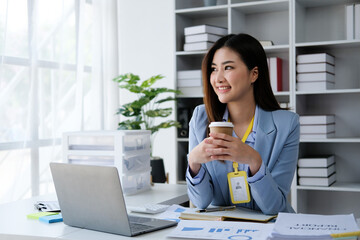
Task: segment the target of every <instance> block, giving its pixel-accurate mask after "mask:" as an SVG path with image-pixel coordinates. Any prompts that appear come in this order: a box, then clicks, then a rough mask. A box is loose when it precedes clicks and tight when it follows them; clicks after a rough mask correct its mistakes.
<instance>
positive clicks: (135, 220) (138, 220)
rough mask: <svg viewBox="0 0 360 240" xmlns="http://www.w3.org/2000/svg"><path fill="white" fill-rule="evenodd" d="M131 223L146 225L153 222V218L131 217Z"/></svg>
mask: <svg viewBox="0 0 360 240" xmlns="http://www.w3.org/2000/svg"><path fill="white" fill-rule="evenodd" d="M129 222H130V223H131V224H132V223H145V222H151V218H146V217H137V216H131V215H129Z"/></svg>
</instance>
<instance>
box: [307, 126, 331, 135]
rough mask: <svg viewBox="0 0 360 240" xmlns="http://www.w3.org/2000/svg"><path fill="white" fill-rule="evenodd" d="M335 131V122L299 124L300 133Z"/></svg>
mask: <svg viewBox="0 0 360 240" xmlns="http://www.w3.org/2000/svg"><path fill="white" fill-rule="evenodd" d="M331 132H335V124H316V125H315V124H314V125H301V124H300V134H303V133H309V134H312V133H331Z"/></svg>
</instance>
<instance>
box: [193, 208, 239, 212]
mask: <svg viewBox="0 0 360 240" xmlns="http://www.w3.org/2000/svg"><path fill="white" fill-rule="evenodd" d="M235 207H236V206H226V207H216V208H207V209H200V210H197V211H196V212H199V213H201V212H218V211H227V210H233V209H235Z"/></svg>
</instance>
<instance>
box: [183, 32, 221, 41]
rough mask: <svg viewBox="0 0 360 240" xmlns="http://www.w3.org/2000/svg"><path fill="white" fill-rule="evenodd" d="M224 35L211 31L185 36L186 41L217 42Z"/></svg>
mask: <svg viewBox="0 0 360 240" xmlns="http://www.w3.org/2000/svg"><path fill="white" fill-rule="evenodd" d="M221 37H222V36H220V35H215V34H211V33H202V34H194V35H187V36H185V43H194V42H216V41H217V40H219V39H220V38H221Z"/></svg>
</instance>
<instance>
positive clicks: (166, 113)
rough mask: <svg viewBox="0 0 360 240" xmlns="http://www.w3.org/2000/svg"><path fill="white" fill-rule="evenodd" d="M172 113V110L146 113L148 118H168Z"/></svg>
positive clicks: (162, 109) (161, 109)
mask: <svg viewBox="0 0 360 240" xmlns="http://www.w3.org/2000/svg"><path fill="white" fill-rule="evenodd" d="M171 113H172V108H160V109H155V110H149V111H146V112H145V115H146V116H148V117H167V116H169V115H170V114H171Z"/></svg>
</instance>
